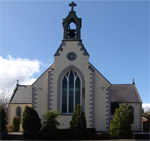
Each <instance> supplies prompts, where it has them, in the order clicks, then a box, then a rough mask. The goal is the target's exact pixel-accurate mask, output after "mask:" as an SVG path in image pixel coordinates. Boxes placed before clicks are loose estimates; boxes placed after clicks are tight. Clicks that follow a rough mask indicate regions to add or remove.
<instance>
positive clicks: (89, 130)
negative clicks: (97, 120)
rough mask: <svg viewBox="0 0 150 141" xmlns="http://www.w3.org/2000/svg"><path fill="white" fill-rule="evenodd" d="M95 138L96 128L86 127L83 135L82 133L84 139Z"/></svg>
mask: <svg viewBox="0 0 150 141" xmlns="http://www.w3.org/2000/svg"><path fill="white" fill-rule="evenodd" d="M95 138H96V130H95V128H87V129H86V132H85V135H84V139H86V140H93V139H95Z"/></svg>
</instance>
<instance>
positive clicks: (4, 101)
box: [0, 92, 8, 112]
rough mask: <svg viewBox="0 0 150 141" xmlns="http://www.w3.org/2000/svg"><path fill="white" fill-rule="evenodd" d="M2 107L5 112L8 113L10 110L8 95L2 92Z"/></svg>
mask: <svg viewBox="0 0 150 141" xmlns="http://www.w3.org/2000/svg"><path fill="white" fill-rule="evenodd" d="M0 106H2V107H3V108H4V110H5V111H6V112H7V108H8V94H6V93H4V92H0Z"/></svg>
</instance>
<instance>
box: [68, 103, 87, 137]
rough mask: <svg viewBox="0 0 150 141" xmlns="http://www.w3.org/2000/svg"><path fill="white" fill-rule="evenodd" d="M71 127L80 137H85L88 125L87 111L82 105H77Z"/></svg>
mask: <svg viewBox="0 0 150 141" xmlns="http://www.w3.org/2000/svg"><path fill="white" fill-rule="evenodd" d="M70 129H71V130H72V131H73V132H74V133H75V134H77V135H78V136H79V137H83V136H84V134H85V132H86V129H87V127H86V118H85V113H84V112H83V110H82V107H81V106H80V105H76V108H75V111H74V113H73V115H72V120H71V122H70Z"/></svg>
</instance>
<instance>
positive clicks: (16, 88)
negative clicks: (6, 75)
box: [9, 84, 19, 103]
mask: <svg viewBox="0 0 150 141" xmlns="http://www.w3.org/2000/svg"><path fill="white" fill-rule="evenodd" d="M18 86H19V84H16V87H15V89H14V91H13V94H12V96H11V98H10V100H9V103H11V101H12V100H13V98H14V96H15V93H16V91H17V90H18Z"/></svg>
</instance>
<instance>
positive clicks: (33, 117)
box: [22, 106, 41, 139]
mask: <svg viewBox="0 0 150 141" xmlns="http://www.w3.org/2000/svg"><path fill="white" fill-rule="evenodd" d="M22 127H23V129H24V137H25V139H27V138H31V139H32V138H34V139H37V136H38V134H39V130H40V129H41V119H40V118H39V115H38V113H37V112H36V111H35V110H34V109H33V108H32V107H28V106H26V107H25V110H24V112H23V119H22Z"/></svg>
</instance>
